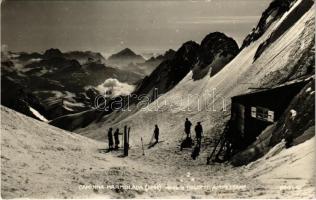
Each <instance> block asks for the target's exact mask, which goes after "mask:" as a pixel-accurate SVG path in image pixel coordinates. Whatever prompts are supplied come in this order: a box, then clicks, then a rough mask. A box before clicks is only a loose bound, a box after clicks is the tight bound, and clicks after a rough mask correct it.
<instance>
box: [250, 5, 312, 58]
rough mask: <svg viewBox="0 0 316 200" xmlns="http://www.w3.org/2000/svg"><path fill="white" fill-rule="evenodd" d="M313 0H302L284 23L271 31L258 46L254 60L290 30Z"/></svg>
mask: <svg viewBox="0 0 316 200" xmlns="http://www.w3.org/2000/svg"><path fill="white" fill-rule="evenodd" d="M313 5H314V1H313V0H305V1H302V2H301V3H300V4H299V5H297V7H295V8H294V10H293V11H292V12H291V13H289V14H288V16H286V18H285V19H284V20H283V21H282V23H281V24H280V25H279V26H278V27H277V28H276V29H275V30H274V31H273V32H272V33H271V35H270V37H269V38H268V39H267V40H266V41H264V42H263V43H261V44H260V46H259V47H258V49H257V51H256V54H255V57H254V60H256V59H257V58H258V57H260V55H261V54H262V53H263V52H264V51H265V49H267V48H268V47H269V46H270V45H271V44H272V43H273V42H275V41H276V40H277V39H278V38H280V37H281V36H282V35H283V34H284V33H285V32H286V31H287V30H289V29H290V28H291V27H292V26H293V25H294V24H295V23H296V22H297V21H298V20H299V19H300V18H301V17H302V16H303V15H304V14H305V13H306V12H307V11H308V10H309V9H310V8H311V7H312V6H313Z"/></svg>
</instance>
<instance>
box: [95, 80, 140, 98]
mask: <svg viewBox="0 0 316 200" xmlns="http://www.w3.org/2000/svg"><path fill="white" fill-rule="evenodd" d="M134 89H135V86H134V85H129V84H127V83H122V82H120V81H119V80H117V79H115V78H109V79H106V80H105V81H104V82H103V83H102V84H100V85H98V86H97V87H96V90H98V91H99V92H100V93H101V94H102V95H105V94H108V95H109V94H111V97H117V96H121V95H123V96H126V95H129V94H131V93H132V92H133V91H134Z"/></svg>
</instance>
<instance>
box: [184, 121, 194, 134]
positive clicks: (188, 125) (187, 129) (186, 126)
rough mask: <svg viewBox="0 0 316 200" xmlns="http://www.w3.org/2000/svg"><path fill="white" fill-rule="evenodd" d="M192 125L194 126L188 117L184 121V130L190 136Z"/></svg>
mask: <svg viewBox="0 0 316 200" xmlns="http://www.w3.org/2000/svg"><path fill="white" fill-rule="evenodd" d="M191 126H192V123H191V122H190V120H189V119H188V118H186V119H185V123H184V131H185V133H186V134H187V137H190V134H191Z"/></svg>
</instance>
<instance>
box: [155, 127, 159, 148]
mask: <svg viewBox="0 0 316 200" xmlns="http://www.w3.org/2000/svg"><path fill="white" fill-rule="evenodd" d="M154 137H155V139H156V142H155V143H156V144H157V143H158V140H159V128H158V125H157V124H156V125H155V130H154Z"/></svg>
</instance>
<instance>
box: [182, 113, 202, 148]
mask: <svg viewBox="0 0 316 200" xmlns="http://www.w3.org/2000/svg"><path fill="white" fill-rule="evenodd" d="M191 126H192V123H191V122H190V120H189V119H188V118H186V119H185V122H184V132H185V133H186V135H187V138H191ZM194 131H195V138H196V142H197V144H198V145H199V146H201V141H202V136H203V127H202V125H201V122H197V123H196V125H195V128H194Z"/></svg>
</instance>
